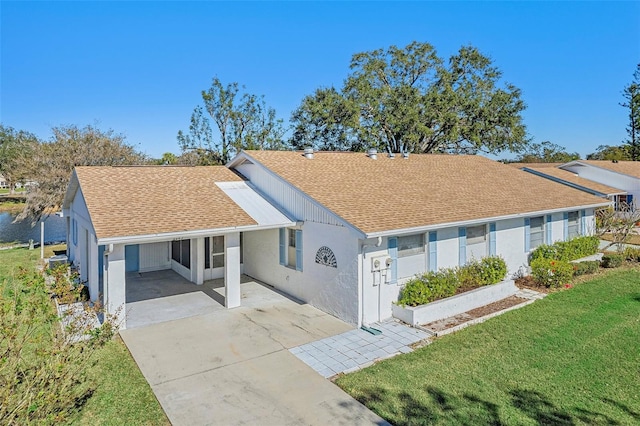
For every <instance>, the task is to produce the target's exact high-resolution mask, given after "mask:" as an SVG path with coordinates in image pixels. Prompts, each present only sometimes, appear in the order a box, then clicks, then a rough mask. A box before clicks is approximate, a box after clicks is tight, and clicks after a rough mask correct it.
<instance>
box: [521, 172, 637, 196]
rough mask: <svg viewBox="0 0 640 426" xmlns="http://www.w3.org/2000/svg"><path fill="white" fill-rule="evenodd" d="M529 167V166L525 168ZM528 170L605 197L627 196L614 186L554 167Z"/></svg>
mask: <svg viewBox="0 0 640 426" xmlns="http://www.w3.org/2000/svg"><path fill="white" fill-rule="evenodd" d="M525 167H527V166H525ZM527 168H528V169H531V170H534V171H536V172H538V173H542V174H545V175H547V176H551V177H554V178H557V179H562V180H564V181H567V182H570V183H574V184H576V185H579V186H583V187H585V188H589V189H592V190H594V191H598V192H600V193H602V194H605V195H612V194H626V191H624V190H622V189H618V188H614V187H612V186H608V185H603V184H601V183H598V182H594V181H592V180H589V179H585V178H582V177H580V176H578V175H576V174H574V173H573V172H570V171H568V170H563V169H558V168H554V167H527Z"/></svg>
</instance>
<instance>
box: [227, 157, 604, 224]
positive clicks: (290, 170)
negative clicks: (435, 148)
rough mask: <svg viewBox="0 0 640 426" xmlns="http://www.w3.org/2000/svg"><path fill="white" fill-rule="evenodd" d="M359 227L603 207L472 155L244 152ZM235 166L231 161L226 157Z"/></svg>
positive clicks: (576, 192) (558, 186) (596, 201)
mask: <svg viewBox="0 0 640 426" xmlns="http://www.w3.org/2000/svg"><path fill="white" fill-rule="evenodd" d="M245 154H246V155H247V156H248V157H249V158H251V159H253V160H254V161H257V162H259V163H261V164H262V165H264V166H265V167H267V168H268V169H270V170H271V171H272V172H274V173H275V174H277V175H278V176H280V178H282V179H283V180H285V181H286V182H288V183H289V184H291V185H293V186H294V187H297V188H298V189H300V190H301V191H303V192H304V193H306V194H307V195H308V196H310V197H311V198H312V199H314V200H316V201H317V202H318V203H320V204H321V205H323V206H325V207H326V208H327V209H329V210H330V211H332V212H334V213H335V214H337V215H338V216H340V217H342V218H343V219H345V220H346V221H347V222H349V223H351V224H353V226H354V227H356V228H357V229H360V230H362V231H363V232H365V233H367V234H369V233H376V232H383V231H389V230H400V229H409V228H418V227H425V226H430V225H437V224H445V223H455V222H464V221H471V220H480V219H483V218H495V217H502V216H509V215H518V214H527V213H535V212H540V211H550V210H556V209H558V210H561V209H570V208H572V207H576V206H591V205H602V204H603V200H602V199H601V198H598V197H595V196H593V195H590V194H587V193H585V192H582V191H579V190H576V189H573V188H569V187H567V186H564V185H561V184H558V183H555V182H552V181H550V180H548V179H545V178H541V177H538V176H535V175H532V174H530V173H526V172H524V171H522V170H518V169H516V168H514V167H510V166H507V165H504V164H502V163H498V162H495V161H492V160H489V159H487V158H484V157H481V156H474V155H414V154H412V155H410V156H409V158H407V159H403V158H402V157H400V156H396V158H393V159H391V158H389V157H388V156H387V155H383V154H379V155H378V158H377V159H376V160H373V159H371V158H369V157H368V156H367V155H366V154H364V153H348V152H315V153H314V158H313V159H308V158H305V157H304V156H303V155H302V153H300V152H287V151H246V152H245ZM232 164H233V162H232Z"/></svg>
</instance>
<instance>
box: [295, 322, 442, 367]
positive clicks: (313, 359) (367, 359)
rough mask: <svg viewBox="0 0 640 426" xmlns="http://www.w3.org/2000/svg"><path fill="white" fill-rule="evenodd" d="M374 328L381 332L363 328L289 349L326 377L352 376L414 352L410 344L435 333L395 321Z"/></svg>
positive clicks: (375, 325)
mask: <svg viewBox="0 0 640 426" xmlns="http://www.w3.org/2000/svg"><path fill="white" fill-rule="evenodd" d="M371 327H373V328H376V329H378V330H380V331H382V334H379V335H373V334H371V333H368V332H366V331H364V330H362V329H355V330H350V331H347V332H346V333H342V334H338V335H337V336H332V337H327V338H325V339H321V340H317V341H315V342H311V343H308V344H305V345H301V346H297V347H294V348H291V349H289V352H291V353H292V354H294V355H295V356H297V357H298V358H299V359H301V360H302V361H304V362H305V364H307V365H308V366H310V367H311V368H313V369H314V370H316V371H317V372H318V373H320V374H321V375H322V376H324V377H331V376H335V375H336V374H338V373H349V372H351V371H355V370H358V369H360V368H365V367H368V366H369V365H371V364H373V363H374V362H375V361H379V360H382V359H385V358H389V357H392V356H394V355H398V354H401V353H408V352H411V351H412V350H413V349H412V348H411V345H412V344H414V343H418V342H421V341H423V340H425V339H428V338H429V337H431V336H432V334H430V333H428V332H426V331H423V330H419V329H417V328H413V327H410V326H408V325H406V324H403V323H401V322H399V321H396V320H390V321H385V322H382V323H377V324H374V325H372V326H371Z"/></svg>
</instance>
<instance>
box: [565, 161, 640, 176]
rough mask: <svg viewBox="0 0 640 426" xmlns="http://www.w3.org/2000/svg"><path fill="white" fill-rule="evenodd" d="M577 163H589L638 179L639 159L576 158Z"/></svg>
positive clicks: (639, 171) (639, 170) (639, 172)
mask: <svg viewBox="0 0 640 426" xmlns="http://www.w3.org/2000/svg"><path fill="white" fill-rule="evenodd" d="M577 162H579V163H584V164H590V165H592V166H596V167H602V168H603V169H607V170H612V171H614V172H618V173H622V174H625V175H629V176H633V177H636V178H639V179H640V161H618V162H617V163H614V162H613V161H605V160H577Z"/></svg>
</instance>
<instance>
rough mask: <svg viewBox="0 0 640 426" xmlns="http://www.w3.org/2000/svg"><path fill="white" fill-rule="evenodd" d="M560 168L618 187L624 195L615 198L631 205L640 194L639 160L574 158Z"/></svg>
mask: <svg viewBox="0 0 640 426" xmlns="http://www.w3.org/2000/svg"><path fill="white" fill-rule="evenodd" d="M560 168H561V169H562V170H567V171H570V172H572V173H575V174H576V175H578V176H579V177H581V178H584V179H588V180H591V181H594V182H598V183H601V184H604V185H608V186H611V187H614V188H620V189H621V190H623V191H625V192H626V195H619V196H618V197H617V200H616V205H618V201H626V202H627V204H629V205H633V203H634V201H635V200H636V199H637V197H639V196H640V162H638V161H622V160H620V161H618V160H613V161H605V160H575V161H571V162H569V163H566V164H563V165H561V166H560Z"/></svg>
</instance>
